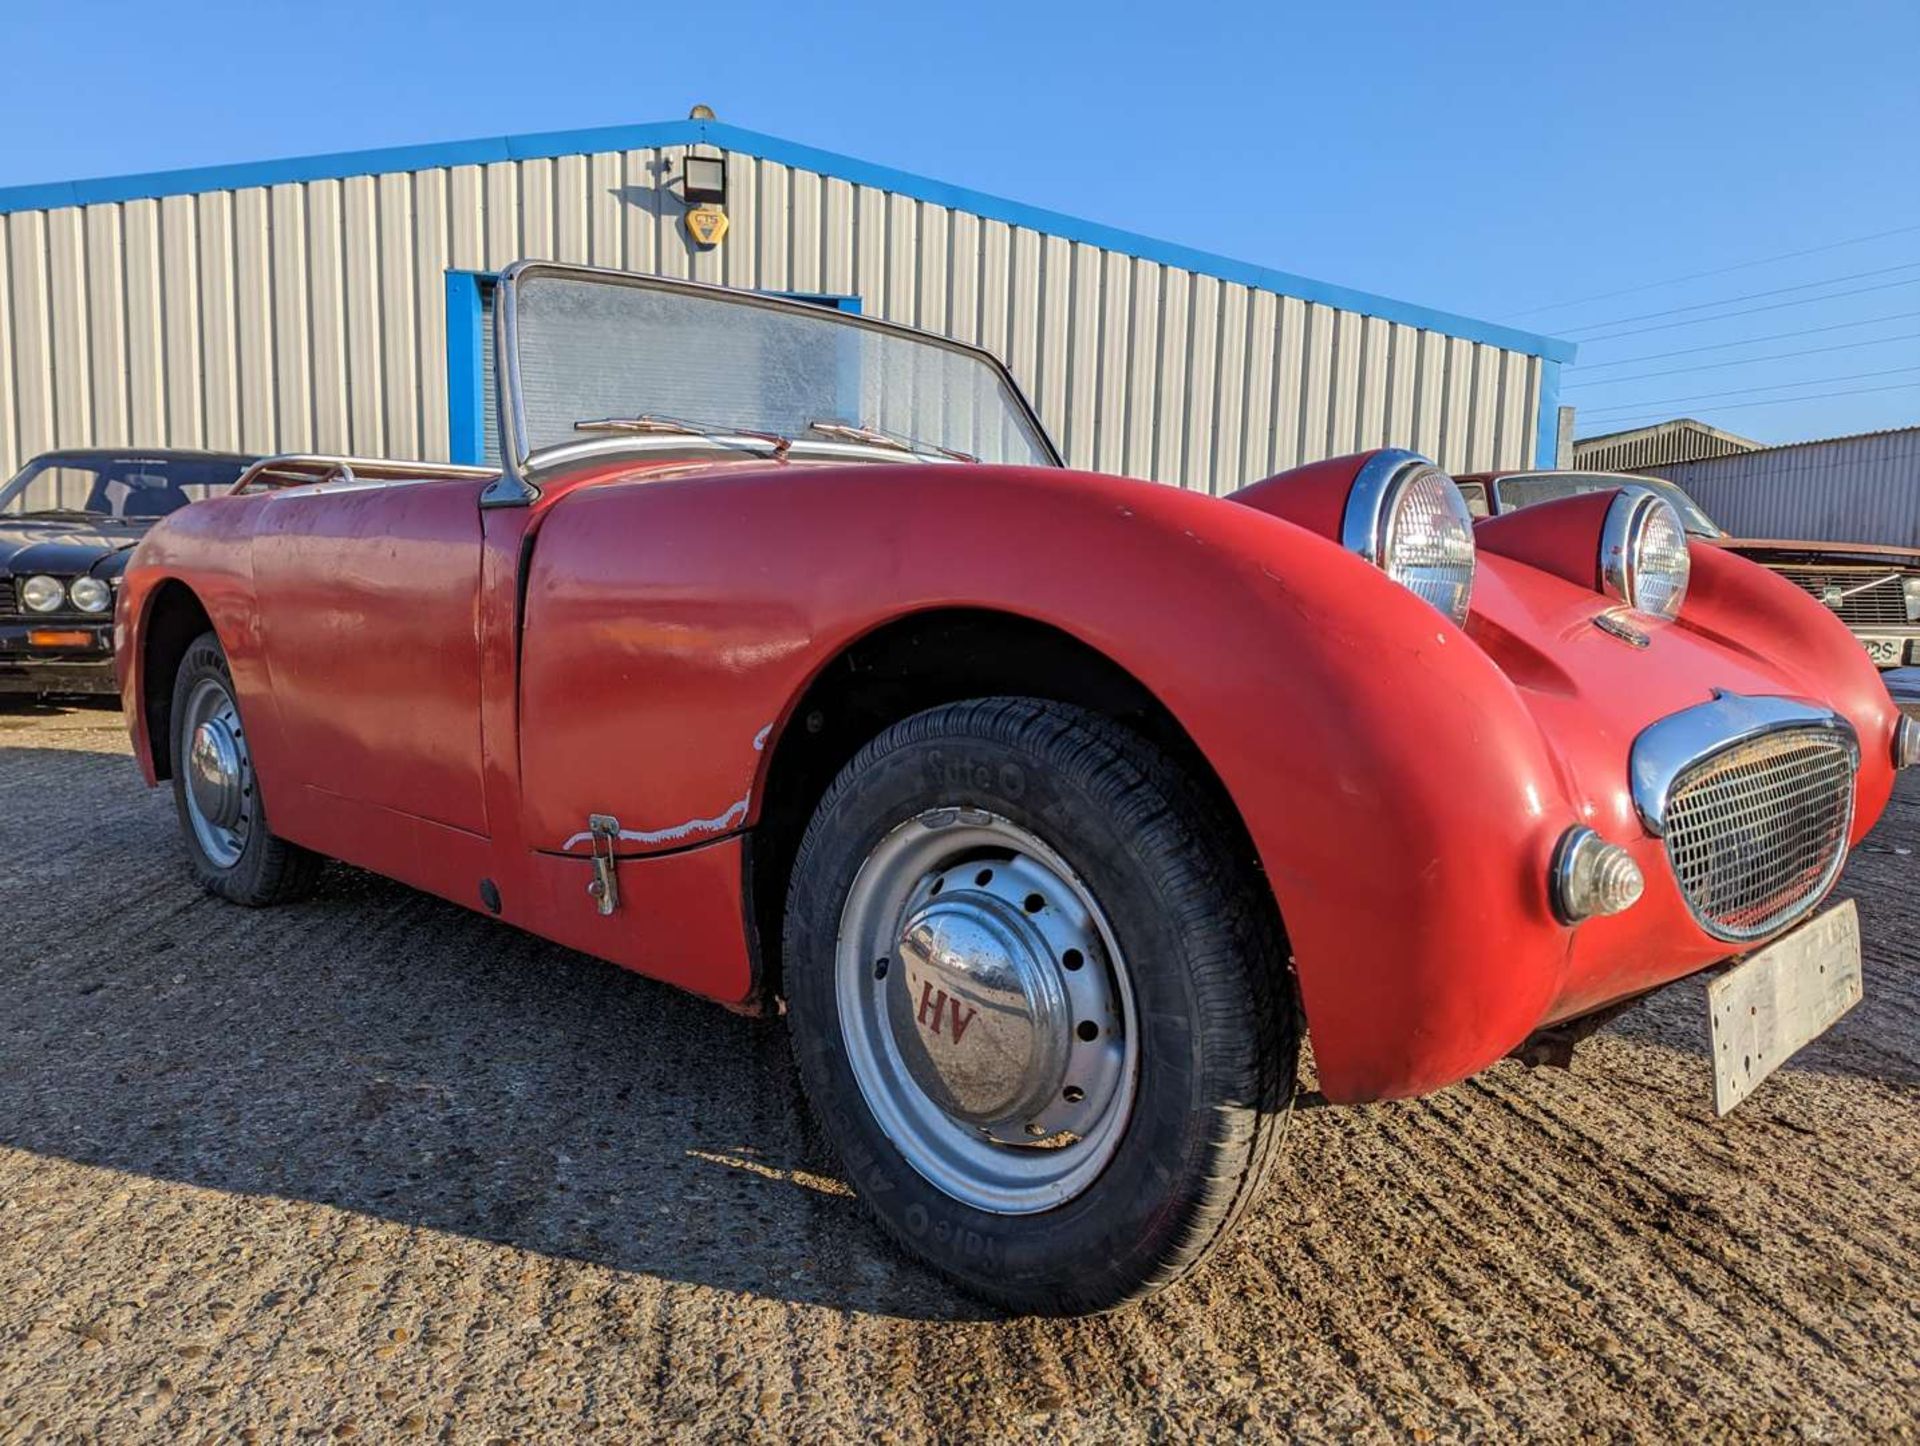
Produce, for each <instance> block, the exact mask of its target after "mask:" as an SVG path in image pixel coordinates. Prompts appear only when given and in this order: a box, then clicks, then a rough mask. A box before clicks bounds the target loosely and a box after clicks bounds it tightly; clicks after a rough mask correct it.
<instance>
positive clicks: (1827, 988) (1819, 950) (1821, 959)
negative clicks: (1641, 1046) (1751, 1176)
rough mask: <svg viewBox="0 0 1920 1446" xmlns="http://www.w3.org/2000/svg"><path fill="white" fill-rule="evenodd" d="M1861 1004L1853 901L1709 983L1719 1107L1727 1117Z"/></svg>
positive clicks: (1857, 921)
mask: <svg viewBox="0 0 1920 1446" xmlns="http://www.w3.org/2000/svg"><path fill="white" fill-rule="evenodd" d="M1859 1002H1860V914H1859V911H1858V910H1857V909H1855V908H1854V906H1853V900H1852V899H1847V900H1846V901H1844V902H1843V903H1840V904H1836V905H1835V906H1834V907H1833V908H1831V909H1828V910H1827V911H1826V912H1825V913H1824V914H1819V915H1816V916H1815V917H1814V918H1812V919H1810V920H1808V921H1807V922H1806V923H1804V924H1802V925H1801V926H1800V927H1799V928H1798V929H1795V930H1794V931H1793V932H1792V933H1791V934H1788V935H1786V936H1785V937H1784V938H1780V939H1776V940H1774V941H1773V943H1771V944H1769V945H1767V947H1766V948H1764V949H1762V950H1760V952H1759V953H1757V954H1752V955H1749V956H1748V957H1747V958H1745V959H1743V960H1741V961H1740V962H1739V963H1738V964H1736V965H1734V967H1733V968H1731V969H1729V970H1728V971H1727V972H1726V973H1724V974H1722V975H1720V976H1719V977H1718V978H1716V979H1711V980H1709V981H1708V982H1707V1018H1708V1022H1709V1025H1710V1033H1711V1035H1712V1041H1713V1108H1714V1110H1715V1112H1716V1113H1718V1114H1723V1115H1724V1114H1725V1113H1726V1112H1727V1111H1728V1110H1730V1109H1732V1108H1733V1107H1734V1106H1735V1105H1737V1104H1739V1103H1740V1101H1742V1100H1743V1099H1745V1098H1746V1097H1747V1096H1748V1095H1750V1094H1752V1093H1753V1092H1754V1090H1755V1089H1756V1088H1757V1087H1758V1086H1759V1084H1760V1081H1761V1080H1763V1079H1765V1078H1766V1077H1767V1076H1768V1075H1770V1074H1772V1073H1773V1072H1774V1071H1775V1070H1776V1069H1778V1068H1779V1067H1780V1066H1781V1065H1783V1064H1785V1063H1786V1062H1787V1060H1788V1058H1789V1057H1790V1056H1791V1055H1792V1054H1793V1052H1794V1051H1795V1050H1797V1049H1799V1048H1800V1047H1801V1046H1802V1045H1804V1044H1806V1043H1807V1042H1808V1041H1809V1040H1812V1039H1815V1038H1817V1037H1818V1036H1820V1035H1821V1034H1824V1033H1825V1032H1826V1031H1827V1030H1828V1029H1829V1028H1831V1027H1832V1025H1833V1022H1834V1021H1835V1020H1836V1019H1838V1018H1839V1017H1840V1016H1841V1015H1843V1014H1845V1013H1846V1012H1847V1011H1848V1010H1849V1009H1851V1008H1853V1006H1854V1005H1856V1004H1858V1003H1859Z"/></svg>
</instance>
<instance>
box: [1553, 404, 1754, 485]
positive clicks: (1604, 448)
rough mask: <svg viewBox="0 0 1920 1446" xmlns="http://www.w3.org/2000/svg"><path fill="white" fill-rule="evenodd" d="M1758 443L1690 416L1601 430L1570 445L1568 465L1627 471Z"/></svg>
mask: <svg viewBox="0 0 1920 1446" xmlns="http://www.w3.org/2000/svg"><path fill="white" fill-rule="evenodd" d="M1760 446H1761V444H1760V443H1759V442H1754V441H1749V440H1748V439H1747V438H1745V437H1736V436H1735V435H1734V434H1733V433H1732V432H1723V431H1721V430H1720V429H1719V428H1718V427H1709V426H1708V425H1707V424H1706V423H1705V422H1696V421H1695V420H1694V419H1693V418H1692V417H1676V418H1674V419H1673V420H1672V421H1671V422H1661V423H1658V424H1657V425H1655V426H1651V427H1635V428H1634V429H1633V430H1632V431H1629V432H1603V433H1601V434H1600V435H1599V436H1597V437H1582V438H1581V439H1580V440H1579V441H1577V442H1575V443H1574V444H1573V461H1572V463H1571V464H1570V465H1572V466H1574V467H1579V468H1582V469H1584V470H1585V471H1589V472H1627V471H1632V470H1633V469H1635V468H1640V467H1660V466H1665V465H1666V464H1668V463H1671V462H1697V461H1699V460H1701V459H1702V458H1705V457H1731V456H1734V455H1735V454H1737V453H1740V452H1756V451H1758V450H1759V449H1760Z"/></svg>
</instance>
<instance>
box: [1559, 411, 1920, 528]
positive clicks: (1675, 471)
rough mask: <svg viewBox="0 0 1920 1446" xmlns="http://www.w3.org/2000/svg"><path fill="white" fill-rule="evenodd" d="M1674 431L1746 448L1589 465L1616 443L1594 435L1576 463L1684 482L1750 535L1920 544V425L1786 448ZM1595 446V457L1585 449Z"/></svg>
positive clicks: (1675, 437)
mask: <svg viewBox="0 0 1920 1446" xmlns="http://www.w3.org/2000/svg"><path fill="white" fill-rule="evenodd" d="M1665 427H1666V428H1696V429H1698V431H1699V432H1703V433H1711V434H1712V436H1713V437H1714V438H1725V439H1726V440H1728V441H1731V442H1737V443H1739V444H1740V450H1729V451H1726V452H1723V453H1721V454H1717V455H1708V456H1702V457H1699V458H1698V459H1697V460H1683V461H1670V462H1653V461H1647V462H1629V463H1627V464H1625V465H1622V464H1621V463H1619V462H1615V461H1611V460H1608V461H1596V460H1589V459H1590V458H1594V457H1600V456H1608V455H1609V454H1607V453H1606V452H1605V450H1604V447H1602V446H1601V445H1600V444H1606V443H1608V442H1610V441H1611V440H1613V439H1609V438H1606V437H1594V438H1591V439H1589V440H1588V441H1586V442H1579V443H1576V444H1575V446H1574V457H1575V459H1576V462H1575V465H1577V466H1580V467H1590V468H1594V469H1596V470H1597V469H1599V468H1602V467H1604V468H1605V469H1606V470H1608V471H1615V472H1641V473H1653V474H1655V475H1658V476H1661V477H1665V478H1667V479H1668V480H1669V481H1672V482H1677V483H1679V484H1680V485H1681V486H1682V487H1684V488H1686V490H1687V492H1688V493H1689V494H1690V495H1691V496H1692V497H1693V499H1694V500H1695V501H1696V502H1698V503H1699V504H1700V505H1701V506H1702V507H1704V508H1705V509H1706V510H1707V514H1708V515H1709V516H1710V517H1712V518H1713V520H1714V521H1715V522H1718V523H1719V524H1720V525H1721V526H1722V527H1724V528H1726V529H1727V531H1729V532H1732V533H1734V534H1736V535H1738V536H1741V537H1784V538H1807V539H1811V540H1817V541H1823V542H1884V543H1892V544H1897V545H1899V546H1904V547H1920V427H1900V428H1896V429H1894V430H1891V431H1884V432H1861V433H1858V434H1856V435H1854V436H1850V437H1825V438H1822V439H1820V440H1818V441H1812V442H1789V443H1787V444H1786V445H1784V446H1779V447H1762V446H1758V445H1757V444H1755V443H1752V442H1748V441H1745V440H1744V439H1742V438H1738V437H1728V435H1727V434H1726V433H1724V432H1715V431H1714V429H1713V428H1711V427H1704V426H1701V424H1700V423H1698V422H1669V423H1666V424H1665ZM1662 430H1664V429H1663V428H1647V429H1646V431H1649V432H1655V431H1662ZM1620 435H1621V437H1622V438H1625V437H1633V436H1638V435H1641V434H1639V433H1622V434H1620ZM1690 435H1691V434H1687V433H1681V432H1674V433H1670V434H1669V437H1670V439H1671V440H1670V441H1669V442H1668V445H1669V446H1670V447H1671V448H1672V449H1673V450H1674V451H1676V452H1677V451H1679V450H1681V449H1682V446H1683V444H1684V442H1685V441H1686V440H1688V439H1689V437H1690ZM1588 447H1592V448H1594V449H1595V450H1594V451H1592V452H1583V451H1582V450H1581V449H1582V448H1588Z"/></svg>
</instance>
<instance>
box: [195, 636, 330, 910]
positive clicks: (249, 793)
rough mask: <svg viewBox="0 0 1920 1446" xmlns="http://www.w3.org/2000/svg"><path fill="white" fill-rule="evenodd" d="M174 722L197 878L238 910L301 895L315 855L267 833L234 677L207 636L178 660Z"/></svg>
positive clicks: (315, 869)
mask: <svg viewBox="0 0 1920 1446" xmlns="http://www.w3.org/2000/svg"><path fill="white" fill-rule="evenodd" d="M172 720H173V721H172V729H173V736H172V738H171V739H170V745H171V749H172V755H171V756H172V763H173V802H174V808H175V810H176V811H177V812H178V814H179V816H180V831H181V833H182V834H183V835H184V836H185V839H186V845H187V859H188V862H189V863H190V864H191V866H192V868H193V873H194V877H195V878H197V879H199V881H200V882H201V884H202V885H204V886H205V887H206V889H207V890H208V891H209V892H210V893H214V894H218V895H219V896H220V897H221V898H223V899H230V900H232V901H233V902H234V903H236V904H247V905H250V906H259V905H263V904H278V903H285V902H287V901H289V900H292V899H297V898H299V897H300V896H301V895H303V894H305V893H306V892H307V891H308V890H309V889H311V888H312V887H313V881H314V877H315V875H317V874H318V873H319V870H320V864H321V859H320V856H319V855H318V854H315V853H310V852H308V851H307V850H306V849H303V848H301V847H300V846H299V845H297V844H291V843H288V842H287V841H286V840H285V839H283V838H279V837H276V836H275V834H274V833H273V831H272V830H271V829H270V828H268V826H267V810H266V805H265V803H264V802H263V801H262V799H261V797H260V788H259V780H258V779H257V778H256V777H255V775H254V768H253V753H252V750H251V749H250V748H249V747H248V745H247V732H246V728H245V726H244V725H243V724H242V722H241V720H240V705H239V702H238V700H237V699H236V698H235V696H234V690H233V675H232V673H231V671H230V670H229V669H228V667H227V658H226V654H225V653H224V652H222V651H221V649H220V642H219V639H217V638H216V637H215V636H214V635H213V634H212V633H203V634H201V635H200V636H199V637H198V638H195V639H194V640H193V642H192V643H191V644H190V645H189V646H188V648H187V652H186V656H185V657H184V658H182V659H181V662H180V671H179V672H178V673H176V674H175V675H174V680H173V712H172Z"/></svg>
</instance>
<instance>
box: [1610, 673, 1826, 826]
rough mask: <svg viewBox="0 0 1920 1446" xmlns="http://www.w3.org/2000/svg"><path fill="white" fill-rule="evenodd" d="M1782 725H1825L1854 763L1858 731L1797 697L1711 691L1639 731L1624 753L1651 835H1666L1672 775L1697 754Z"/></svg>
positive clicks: (1706, 753) (1637, 806)
mask: <svg viewBox="0 0 1920 1446" xmlns="http://www.w3.org/2000/svg"><path fill="white" fill-rule="evenodd" d="M1783 728H1803V729H1825V730H1827V731H1829V732H1832V733H1835V734H1838V735H1840V736H1842V737H1844V738H1845V739H1846V741H1847V745H1848V747H1849V748H1850V749H1851V750H1852V753H1853V759H1854V766H1855V767H1856V768H1858V766H1859V762H1860V736H1859V734H1858V733H1857V732H1856V731H1855V730H1854V726H1853V724H1851V723H1849V722H1848V721H1847V720H1846V719H1845V718H1843V717H1842V716H1841V715H1840V714H1838V713H1836V712H1834V711H1833V710H1832V709H1831V708H1824V707H1822V706H1821V705H1820V704H1818V703H1812V702H1808V701H1806V700H1805V699H1801V698H1776V697H1754V696H1749V695H1746V694H1741V693H1728V692H1722V691H1719V690H1716V691H1715V693H1714V697H1713V701H1712V702H1710V703H1701V704H1698V705H1696V706H1694V707H1692V708H1683V709H1682V710H1681V711H1680V712H1678V713H1670V714H1668V715H1667V716H1666V717H1665V718H1662V719H1660V720H1659V721H1658V722H1657V723H1650V724H1648V725H1647V726H1646V727H1645V728H1643V729H1641V730H1640V733H1639V735H1638V736H1637V737H1636V738H1635V739H1634V740H1633V748H1632V750H1631V751H1630V752H1629V754H1628V764H1627V768H1628V774H1629V777H1630V780H1631V786H1632V790H1633V806H1634V809H1635V810H1636V811H1637V812H1638V813H1639V815H1640V822H1641V823H1642V824H1644V825H1645V826H1646V830H1647V832H1648V833H1650V834H1652V835H1653V836H1654V837H1655V838H1665V837H1666V835H1667V816H1666V810H1667V798H1668V795H1669V794H1671V793H1672V791H1673V783H1674V780H1675V779H1677V778H1678V777H1679V776H1680V775H1681V774H1682V773H1684V772H1686V770H1687V769H1689V768H1691V767H1692V766H1693V765H1694V764H1696V763H1698V762H1700V761H1701V760H1702V759H1705V758H1709V757H1711V756H1712V755H1714V754H1716V753H1720V752H1723V751H1724V750H1726V749H1728V748H1731V747H1734V746H1735V745H1736V744H1740V743H1746V742H1748V741H1750V740H1752V739H1755V738H1759V737H1761V736H1763V735H1765V734H1768V733H1774V732H1778V731H1779V730H1780V729H1783Z"/></svg>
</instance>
